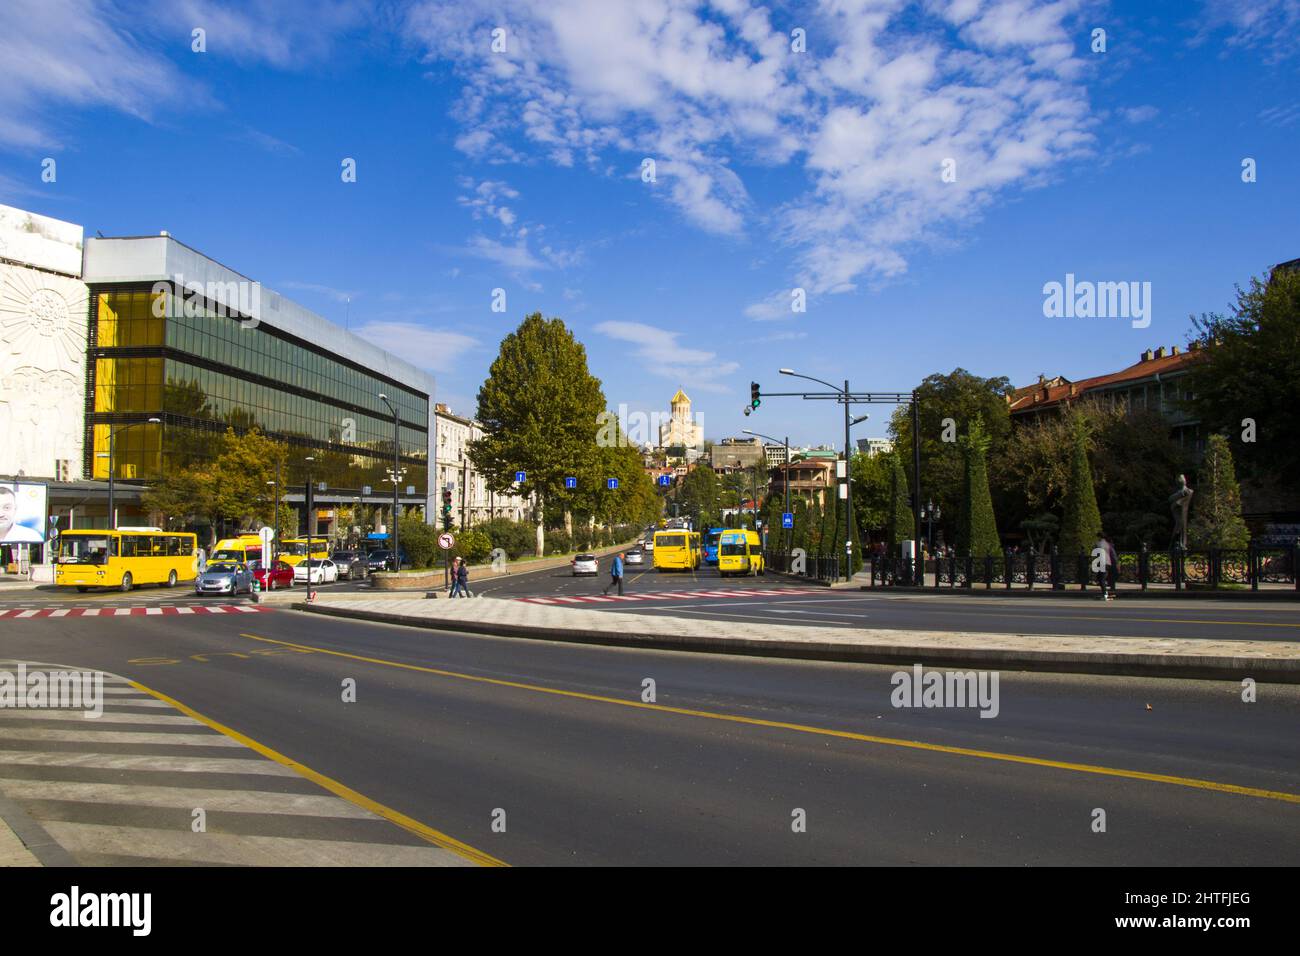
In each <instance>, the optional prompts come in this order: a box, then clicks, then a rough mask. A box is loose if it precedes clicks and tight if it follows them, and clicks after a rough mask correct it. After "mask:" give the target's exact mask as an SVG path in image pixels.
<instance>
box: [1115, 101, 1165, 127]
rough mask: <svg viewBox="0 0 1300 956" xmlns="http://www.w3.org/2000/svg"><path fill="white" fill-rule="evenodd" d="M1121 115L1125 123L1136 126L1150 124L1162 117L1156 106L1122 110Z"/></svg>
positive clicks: (1132, 107) (1133, 107)
mask: <svg viewBox="0 0 1300 956" xmlns="http://www.w3.org/2000/svg"><path fill="white" fill-rule="evenodd" d="M1120 115H1121V116H1123V117H1124V119H1125V121H1127V122H1129V123H1133V124H1135V125H1137V124H1141V123H1149V122H1151V120H1153V119H1155V118H1156V117H1157V116H1159V115H1160V110H1158V109H1156V107H1154V106H1149V105H1148V106H1131V107H1129V108H1127V109H1122V110H1120Z"/></svg>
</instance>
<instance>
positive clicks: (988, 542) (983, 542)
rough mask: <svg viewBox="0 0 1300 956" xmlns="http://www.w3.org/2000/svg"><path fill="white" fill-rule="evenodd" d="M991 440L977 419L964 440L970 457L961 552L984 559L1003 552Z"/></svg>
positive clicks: (960, 525) (959, 538)
mask: <svg viewBox="0 0 1300 956" xmlns="http://www.w3.org/2000/svg"><path fill="white" fill-rule="evenodd" d="M989 444H990V439H989V436H988V433H987V432H986V431H985V430H984V423H983V422H982V421H981V420H980V418H979V417H978V416H976V418H975V420H974V421H972V422H971V424H970V428H969V429H968V430H967V432H966V435H965V436H964V437H963V438H962V440H961V446H962V453H963V455H964V456H965V458H966V481H965V485H966V493H965V495H964V497H963V500H962V509H961V515H960V521H959V523H958V525H957V551H958V553H959V554H962V555H970V556H971V557H975V558H983V557H987V556H989V555H998V554H1001V553H1002V545H1001V541H1000V539H999V538H998V527H997V521H996V520H995V518H994V515H993V495H992V494H991V493H990V491H989V474H988V465H987V463H986V460H985V457H984V456H985V455H986V454H987V453H988V448H989Z"/></svg>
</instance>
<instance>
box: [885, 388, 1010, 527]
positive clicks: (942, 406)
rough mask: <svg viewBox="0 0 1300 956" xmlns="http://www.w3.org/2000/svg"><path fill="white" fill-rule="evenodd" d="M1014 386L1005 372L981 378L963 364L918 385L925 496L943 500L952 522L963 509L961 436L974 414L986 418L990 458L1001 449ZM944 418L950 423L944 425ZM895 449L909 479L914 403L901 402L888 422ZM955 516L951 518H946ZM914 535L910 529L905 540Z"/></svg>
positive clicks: (946, 521)
mask: <svg viewBox="0 0 1300 956" xmlns="http://www.w3.org/2000/svg"><path fill="white" fill-rule="evenodd" d="M1011 391H1012V387H1011V382H1010V380H1009V379H1007V378H1006V377H1005V376H998V377H995V378H983V377H981V376H979V375H974V374H972V373H971V372H968V371H966V370H965V369H963V368H957V369H954V370H953V371H952V372H949V373H948V374H947V375H940V374H935V375H929V376H927V377H926V378H925V379H924V380H923V381H922V382H921V384H920V385H919V386H918V387H917V389H916V393H917V399H918V401H919V403H920V412H919V414H920V420H921V436H920V437H921V460H922V462H923V464H922V466H921V474H922V477H923V478H924V479H925V495H926V498H927V499H932V500H933V501H934V502H935V504H937V505H939V507H940V508H941V509H942V511H943V514H944V515H945V519H944V524H945V526H948V527H949V530H951V526H950V525H949V522H951V521H953V519H955V518H956V516H957V515H958V514H960V513H961V504H962V498H963V496H964V494H965V486H966V461H965V458H964V456H963V455H962V451H961V447H960V445H959V444H958V442H957V437H958V436H959V435H960V434H963V433H964V432H965V431H966V429H967V428H969V427H970V423H971V422H973V421H974V420H975V419H976V418H979V419H981V420H983V422H984V429H985V431H986V432H987V434H988V438H989V452H988V455H989V457H990V458H991V459H994V458H997V457H998V456H999V455H1000V454H1001V453H1002V448H1003V446H1004V445H1005V444H1006V442H1007V441H1008V439H1009V438H1010V437H1011V414H1010V410H1009V409H1010V406H1009V405H1008V403H1007V395H1009V394H1010V393H1011ZM945 419H952V422H951V423H949V424H945V421H944V420H945ZM889 430H890V434H891V437H892V438H893V439H894V448H895V450H896V452H897V454H899V455H900V456H902V458H903V466H904V469H905V470H906V472H907V476H908V478H914V477H915V476H914V475H912V458H911V455H912V417H911V408H910V407H909V406H907V405H902V406H900V407H899V408H898V410H897V411H895V412H894V415H893V418H892V420H891V421H890V426H889ZM948 516H951V517H948ZM911 537H912V532H911V531H909V532H908V533H907V534H906V535H904V536H903V538H902V540H906V539H908V538H911Z"/></svg>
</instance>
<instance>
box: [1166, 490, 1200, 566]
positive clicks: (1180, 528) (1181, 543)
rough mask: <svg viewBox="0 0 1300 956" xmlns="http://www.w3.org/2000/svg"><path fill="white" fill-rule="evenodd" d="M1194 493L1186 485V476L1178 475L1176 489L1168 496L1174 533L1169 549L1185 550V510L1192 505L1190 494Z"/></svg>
mask: <svg viewBox="0 0 1300 956" xmlns="http://www.w3.org/2000/svg"><path fill="white" fill-rule="evenodd" d="M1195 493H1196V492H1194V491H1193V490H1192V489H1191V488H1189V487H1188V486H1187V476H1186V475H1179V476H1178V489H1177V490H1176V491H1175V492H1174V493H1173V494H1172V495H1170V496H1169V510H1170V511H1172V512H1173V515H1174V533H1173V537H1172V538H1171V539H1170V541H1169V547H1170V548H1171V549H1172V548H1178V550H1180V551H1186V550H1187V510H1188V508H1190V507H1191V505H1192V495H1194V494H1195Z"/></svg>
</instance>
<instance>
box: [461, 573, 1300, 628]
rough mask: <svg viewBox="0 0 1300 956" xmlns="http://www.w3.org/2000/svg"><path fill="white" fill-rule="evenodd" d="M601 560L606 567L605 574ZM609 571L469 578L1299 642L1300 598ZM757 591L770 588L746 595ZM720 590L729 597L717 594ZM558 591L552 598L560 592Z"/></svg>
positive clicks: (490, 590)
mask: <svg viewBox="0 0 1300 956" xmlns="http://www.w3.org/2000/svg"><path fill="white" fill-rule="evenodd" d="M605 571H606V568H605V566H603V565H602V572H605ZM608 583H609V578H608V576H607V575H606V574H605V573H602V575H601V576H599V577H596V578H591V577H579V578H575V577H573V576H572V574H571V573H570V572H568V571H567V570H550V571H538V572H535V573H530V574H521V575H512V576H509V577H503V578H498V579H491V578H485V579H481V580H479V581H473V582H471V587H473V588H474V589H475V590H476V591H478V592H479V593H481V594H483V595H485V596H488V597H497V598H514V599H525V600H542V601H544V602H547V603H551V602H554V603H556V604H567V605H569V606H573V607H582V608H584V609H588V610H604V611H609V612H611V613H631V614H661V615H667V616H677V617H701V618H708V619H711V620H727V621H734V622H735V623H736V627H737V628H738V629H745V628H754V627H759V626H761V625H764V624H809V625H817V626H824V627H880V628H903V629H908V630H927V631H929V630H932V631H984V632H988V633H1016V634H1020V633H1027V634H1073V635H1110V636H1118V637H1183V638H1212V639H1216V640H1276V641H1300V604H1293V603H1277V602H1271V601H1270V602H1260V603H1258V604H1256V603H1252V602H1250V601H1243V600H1234V601H1211V600H1186V599H1184V600H1179V599H1178V598H1169V599H1167V600H1152V599H1144V600H1124V599H1123V598H1122V597H1121V598H1120V599H1119V600H1116V601H1109V602H1105V601H1102V600H1100V597H1099V596H1096V595H1093V596H1085V595H1080V596H1079V597H1078V598H1060V597H1047V596H1045V597H1043V598H1041V599H1034V598H1024V597H1005V596H1002V597H999V596H998V595H997V594H996V592H995V593H994V594H992V595H988V596H983V595H981V594H980V593H979V592H978V591H976V592H975V593H973V594H971V595H969V596H956V595H951V594H943V595H928V594H927V595H918V594H890V593H888V592H884V591H862V590H856V589H855V590H830V589H828V588H819V587H810V586H808V585H804V584H802V583H801V582H798V581H795V580H792V579H790V578H785V577H783V576H780V575H774V574H769V575H765V576H763V577H740V578H737V577H728V578H722V577H719V576H718V573H717V571H716V570H713V569H710V568H705V569H701V570H699V571H695V572H692V573H685V572H672V573H663V572H656V571H654V570H639V569H629V571H628V574H627V577H626V579H625V581H624V593H625V596H632V597H635V598H637V600H634V601H609V602H605V601H595V600H592V599H593V598H596V597H599V596H600V595H601V593H602V590H603V589H604V588H605V586H606V585H607V584H608ZM753 591H763V592H774V593H760V594H754V593H749V592H753ZM723 595H726V596H723ZM557 599H558V600H557Z"/></svg>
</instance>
